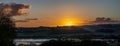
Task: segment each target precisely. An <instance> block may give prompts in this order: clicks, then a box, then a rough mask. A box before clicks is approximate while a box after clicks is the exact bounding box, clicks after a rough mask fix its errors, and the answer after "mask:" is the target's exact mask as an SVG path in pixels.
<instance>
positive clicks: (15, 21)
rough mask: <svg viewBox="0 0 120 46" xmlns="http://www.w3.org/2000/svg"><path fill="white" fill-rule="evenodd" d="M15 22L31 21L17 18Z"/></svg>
mask: <svg viewBox="0 0 120 46" xmlns="http://www.w3.org/2000/svg"><path fill="white" fill-rule="evenodd" d="M15 22H29V21H28V20H15Z"/></svg>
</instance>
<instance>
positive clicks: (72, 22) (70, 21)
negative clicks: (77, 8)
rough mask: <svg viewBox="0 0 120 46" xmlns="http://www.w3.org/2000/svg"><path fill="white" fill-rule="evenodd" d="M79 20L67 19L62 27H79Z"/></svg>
mask: <svg viewBox="0 0 120 46" xmlns="http://www.w3.org/2000/svg"><path fill="white" fill-rule="evenodd" d="M77 25H78V24H77V20H76V19H72V18H65V19H63V20H62V21H61V24H60V26H77Z"/></svg>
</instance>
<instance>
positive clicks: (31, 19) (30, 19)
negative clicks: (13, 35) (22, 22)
mask: <svg viewBox="0 0 120 46" xmlns="http://www.w3.org/2000/svg"><path fill="white" fill-rule="evenodd" d="M26 20H38V19H37V18H26Z"/></svg>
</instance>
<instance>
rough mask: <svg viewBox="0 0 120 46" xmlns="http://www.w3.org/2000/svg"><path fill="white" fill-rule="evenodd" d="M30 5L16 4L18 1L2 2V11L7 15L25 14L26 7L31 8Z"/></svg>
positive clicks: (0, 7)
mask: <svg viewBox="0 0 120 46" xmlns="http://www.w3.org/2000/svg"><path fill="white" fill-rule="evenodd" d="M29 8H30V5H25V4H16V3H0V12H2V13H4V14H5V15H7V16H10V17H11V16H17V15H24V14H27V13H24V12H23V10H24V9H29Z"/></svg>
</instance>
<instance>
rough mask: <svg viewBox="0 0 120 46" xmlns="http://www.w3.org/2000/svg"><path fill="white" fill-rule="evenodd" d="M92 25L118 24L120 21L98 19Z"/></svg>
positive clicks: (104, 18)
mask: <svg viewBox="0 0 120 46" xmlns="http://www.w3.org/2000/svg"><path fill="white" fill-rule="evenodd" d="M91 23H92V24H117V23H120V21H118V20H113V19H111V18H106V17H97V18H96V20H95V21H92V22H91Z"/></svg>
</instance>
